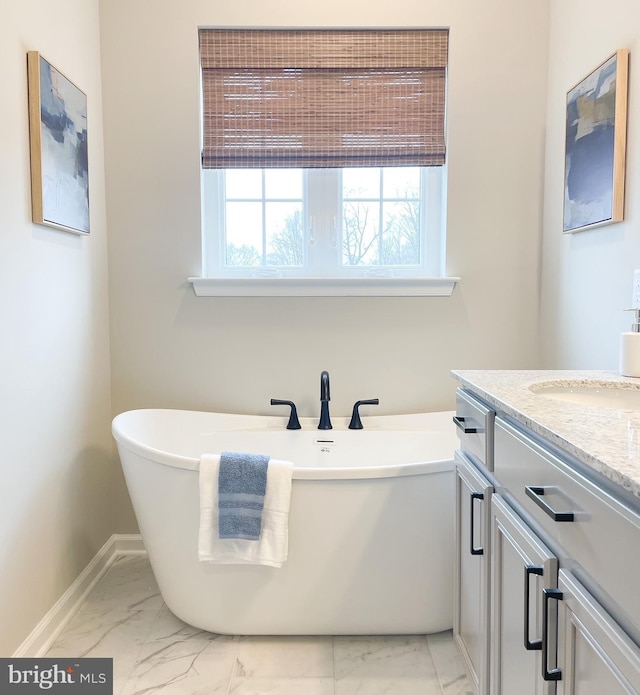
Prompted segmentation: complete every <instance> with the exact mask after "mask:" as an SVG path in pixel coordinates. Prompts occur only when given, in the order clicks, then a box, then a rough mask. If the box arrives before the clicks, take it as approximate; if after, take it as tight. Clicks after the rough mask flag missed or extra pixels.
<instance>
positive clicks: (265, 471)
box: [198, 452, 293, 567]
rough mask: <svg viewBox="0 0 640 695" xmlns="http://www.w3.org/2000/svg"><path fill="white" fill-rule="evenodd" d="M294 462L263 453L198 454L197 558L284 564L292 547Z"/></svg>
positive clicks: (278, 565) (230, 561)
mask: <svg viewBox="0 0 640 695" xmlns="http://www.w3.org/2000/svg"><path fill="white" fill-rule="evenodd" d="M292 472H293V464H292V463H291V462H290V461H279V460H277V459H270V458H269V457H268V456H262V455H259V454H244V453H232V452H223V453H222V454H220V455H217V454H204V455H203V456H202V457H201V458H200V475H199V482H200V529H199V535H198V557H199V559H200V561H203V562H215V563H220V564H257V565H269V566H271V567H280V566H282V563H283V562H285V561H286V559H287V552H288V547H289V506H290V501H291V479H292Z"/></svg>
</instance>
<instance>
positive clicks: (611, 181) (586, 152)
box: [563, 50, 629, 232]
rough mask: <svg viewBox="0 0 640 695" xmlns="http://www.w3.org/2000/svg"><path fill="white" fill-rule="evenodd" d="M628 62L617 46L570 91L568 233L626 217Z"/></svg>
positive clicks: (566, 186) (566, 185) (566, 194)
mask: <svg viewBox="0 0 640 695" xmlns="http://www.w3.org/2000/svg"><path fill="white" fill-rule="evenodd" d="M628 61H629V52H628V51H627V50H619V51H617V52H616V53H615V54H614V55H613V56H611V58H609V59H608V60H607V61H605V62H604V63H603V64H602V65H600V66H599V67H598V68H596V69H595V70H594V71H593V72H592V73H591V74H590V75H588V76H587V77H585V79H584V80H582V82H580V83H578V84H577V85H576V86H575V87H574V88H573V89H571V90H570V91H569V92H568V94H567V116H566V148H565V181H564V222H563V231H564V232H577V231H580V230H582V229H585V228H588V227H594V226H600V225H603V224H609V223H611V222H619V221H620V220H622V219H623V215H624V167H625V147H626V145H625V143H626V128H627V73H628Z"/></svg>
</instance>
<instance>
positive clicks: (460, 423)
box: [453, 415, 478, 434]
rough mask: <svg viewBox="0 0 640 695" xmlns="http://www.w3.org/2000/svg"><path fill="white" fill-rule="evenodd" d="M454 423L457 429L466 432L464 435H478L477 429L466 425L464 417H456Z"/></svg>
mask: <svg viewBox="0 0 640 695" xmlns="http://www.w3.org/2000/svg"><path fill="white" fill-rule="evenodd" d="M453 421H454V422H455V423H456V427H457V428H458V429H461V430H462V431H463V432H464V434H477V433H478V428H477V427H467V425H465V424H464V421H465V418H463V417H462V416H459V415H454V416H453Z"/></svg>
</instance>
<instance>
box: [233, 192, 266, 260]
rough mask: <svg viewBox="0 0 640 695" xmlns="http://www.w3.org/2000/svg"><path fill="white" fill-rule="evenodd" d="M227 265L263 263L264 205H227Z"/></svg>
mask: <svg viewBox="0 0 640 695" xmlns="http://www.w3.org/2000/svg"><path fill="white" fill-rule="evenodd" d="M226 260H227V265H236V266H237V265H244V266H251V265H260V263H261V261H262V205H261V204H260V203H227V205H226Z"/></svg>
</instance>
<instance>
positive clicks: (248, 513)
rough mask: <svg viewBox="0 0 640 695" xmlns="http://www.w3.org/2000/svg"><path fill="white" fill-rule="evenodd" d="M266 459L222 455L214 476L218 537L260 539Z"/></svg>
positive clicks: (224, 453) (237, 454)
mask: <svg viewBox="0 0 640 695" xmlns="http://www.w3.org/2000/svg"><path fill="white" fill-rule="evenodd" d="M268 466H269V456H263V455H262V454H243V453H235V452H229V451H223V452H222V453H221V454H220V472H219V474H218V511H219V519H218V537H219V538H244V539H246V540H250V541H257V540H259V539H260V532H261V530H262V509H263V507H264V495H265V492H266V490H267V468H268Z"/></svg>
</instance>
